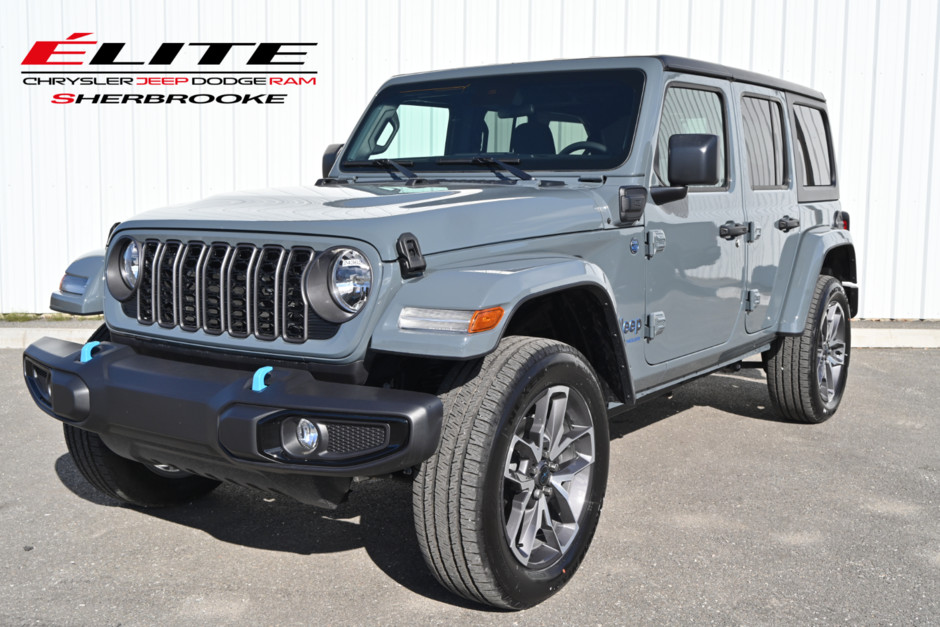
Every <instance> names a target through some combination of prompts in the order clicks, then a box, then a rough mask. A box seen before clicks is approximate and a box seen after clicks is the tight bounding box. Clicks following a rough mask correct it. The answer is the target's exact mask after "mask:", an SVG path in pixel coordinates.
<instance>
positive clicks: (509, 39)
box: [0, 0, 940, 318]
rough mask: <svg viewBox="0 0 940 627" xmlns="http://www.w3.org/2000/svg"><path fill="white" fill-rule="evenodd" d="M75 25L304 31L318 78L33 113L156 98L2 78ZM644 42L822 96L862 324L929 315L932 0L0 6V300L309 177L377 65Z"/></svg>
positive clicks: (186, 33)
mask: <svg viewBox="0 0 940 627" xmlns="http://www.w3.org/2000/svg"><path fill="white" fill-rule="evenodd" d="M76 31H81V32H93V33H94V34H95V37H96V39H97V40H98V41H99V42H105V41H118V42H120V41H124V42H128V48H127V50H125V53H128V54H129V55H130V57H131V58H133V59H135V60H137V59H140V58H143V59H147V58H148V57H149V55H151V54H152V53H153V52H154V51H155V50H156V47H157V46H158V45H159V44H160V43H162V42H175V41H178V42H200V41H201V42H209V41H217V42H218V41H253V42H261V41H304V42H309V41H315V42H318V44H319V45H318V46H317V47H316V48H314V49H312V51H311V52H310V54H309V55H308V56H307V60H308V63H309V67H311V68H312V69H316V70H318V71H319V72H320V73H319V75H318V77H317V83H318V84H317V85H316V86H315V87H313V86H305V87H295V88H269V90H270V91H271V92H272V93H274V92H276V93H290V96H289V97H288V98H287V103H286V104H284V105H278V106H275V105H268V106H256V105H237V106H225V105H215V104H213V105H203V106H195V105H171V106H166V105H140V106H132V105H128V106H113V105H112V106H107V105H97V106H95V105H78V106H75V105H70V106H56V105H52V104H50V102H49V101H50V98H51V96H52V94H54V93H58V92H60V91H69V92H75V93H96V92H97V91H98V90H99V89H100V92H101V93H106V92H107V93H111V92H114V93H127V92H128V91H130V92H131V93H141V92H142V91H145V92H154V91H159V90H161V88H153V87H150V88H136V89H133V90H128V89H126V88H125V89H123V90H122V89H121V88H95V87H91V88H88V87H84V88H70V89H67V90H64V89H63V88H54V87H26V86H24V85H23V84H22V78H23V77H22V75H21V74H20V71H21V69H22V68H21V67H20V65H19V64H20V62H21V61H22V59H23V57H24V56H25V54H26V52H27V50H28V49H29V47H30V46H31V44H32V42H34V41H37V40H58V39H62V38H64V37H66V36H68V35H69V34H71V33H73V32H76ZM653 53H666V54H677V55H683V56H691V57H697V58H700V59H705V60H709V61H716V62H720V63H724V64H727V65H731V66H735V67H741V68H747V69H751V70H754V71H757V72H763V73H766V74H769V75H772V76H780V77H783V78H785V79H788V80H791V81H795V82H797V83H803V84H806V85H810V86H812V87H814V88H816V89H819V90H821V91H822V92H824V93H825V94H826V96H827V98H828V101H829V111H830V116H831V119H832V126H833V129H832V130H833V134H834V141H835V145H836V152H837V156H838V162H839V168H840V174H841V184H842V202H843V206H844V207H845V208H846V209H847V210H848V211H850V212H851V215H852V217H853V220H854V222H853V227H852V230H853V232H854V235H855V238H856V242H857V246H858V250H859V273H860V281H861V283H862V287H863V291H862V295H863V297H862V310H861V314H862V316H864V317H891V318H940V295H938V290H935V289H932V288H934V287H935V286H936V283H937V277H938V276H940V251H938V248H940V247H938V246H936V245H931V244H932V243H934V242H938V241H940V189H937V187H938V186H937V185H935V184H934V180H935V179H936V178H938V175H940V155H936V152H937V150H935V148H936V147H938V146H940V129H938V128H937V124H936V117H937V116H936V111H937V90H938V83H940V12H938V2H937V1H936V0H779V1H769V0H709V1H704V0H660V1H658V2H657V1H655V0H630V1H627V2H622V1H618V0H593V1H591V0H528V2H526V1H524V0H505V1H501V0H454V1H438V2H431V1H430V0H423V1H421V0H398V1H394V0H343V1H336V0H334V1H332V2H330V1H317V2H314V1H300V0H268V1H267V2H249V1H241V0H201V1H199V2H196V1H192V0H165V1H162V0H147V1H141V2H125V1H119V0H67V1H66V0H28V1H27V0H4V1H3V4H2V12H0V189H2V196H0V312H11V311H46V310H47V306H48V295H49V292H51V291H52V290H53V289H54V288H55V287H56V285H57V282H58V280H59V278H60V277H61V273H62V270H63V269H64V268H65V266H66V265H67V263H68V262H69V260H70V259H72V258H74V257H75V256H77V255H79V254H80V253H82V252H84V251H86V250H88V249H91V248H95V247H99V246H101V245H102V244H103V241H104V238H105V234H106V233H107V230H108V227H109V226H110V225H111V224H112V223H114V222H117V221H119V220H123V219H125V218H127V217H128V216H130V215H132V214H134V213H137V212H140V211H144V210H146V209H149V208H152V207H158V206H161V205H166V204H170V203H178V202H185V201H189V200H194V199H197V198H200V197H204V196H206V195H209V194H213V193H217V192H222V191H227V190H231V189H238V188H244V189H248V188H256V187H265V186H277V185H296V184H300V183H312V182H313V181H314V180H315V179H316V178H318V177H319V170H320V157H321V154H322V151H323V148H324V147H325V145H326V144H328V143H331V142H333V141H345V139H346V137H347V135H348V134H349V132H350V131H351V128H352V126H353V124H354V123H355V122H356V120H357V118H358V115H359V113H360V111H361V109H362V107H363V106H364V105H365V104H366V102H367V101H368V99H369V98H370V97H371V95H372V94H373V93H374V92H375V91H376V89H377V88H378V87H379V86H380V85H381V83H382V82H383V81H384V80H385V79H386V78H387V77H389V76H392V75H394V74H402V73H410V72H420V71H423V70H430V69H442V68H450V67H459V66H465V65H481V64H489V63H507V62H516V61H528V60H541V59H555V58H576V57H589V56H617V55H636V54H653ZM230 56H234V55H230ZM242 67H243V66H239V68H238V69H241V68H242ZM220 69H233V66H232V62H231V61H228V62H227V64H226V65H224V66H222V67H221V68H220ZM284 73H285V74H288V73H289V72H284ZM194 89H195V88H189V90H188V91H190V92H191V91H193V90H194ZM206 89H207V91H209V90H210V89H211V88H206ZM162 91H164V93H168V88H162ZM212 91H213V92H214V93H232V91H235V92H238V91H242V90H232V89H231V88H229V89H222V90H218V89H212ZM244 91H251V92H252V93H256V92H257V91H258V88H253V89H244Z"/></svg>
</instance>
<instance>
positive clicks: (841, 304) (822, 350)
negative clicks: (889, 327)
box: [765, 275, 852, 424]
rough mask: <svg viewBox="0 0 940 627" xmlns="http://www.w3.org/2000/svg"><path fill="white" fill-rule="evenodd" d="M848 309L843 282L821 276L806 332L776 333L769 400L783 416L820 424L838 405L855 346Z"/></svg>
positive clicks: (768, 356)
mask: <svg viewBox="0 0 940 627" xmlns="http://www.w3.org/2000/svg"><path fill="white" fill-rule="evenodd" d="M849 311H850V309H849V301H848V298H847V297H846V295H845V290H844V289H843V287H842V283H840V282H839V280H838V279H836V278H834V277H831V276H827V275H822V276H820V277H819V279H818V280H817V281H816V290H815V292H814V294H813V300H812V302H811V303H810V307H809V313H808V314H807V316H806V326H805V328H804V330H803V334H802V335H797V336H786V337H781V338H779V339H777V341H776V342H774V344H773V346H772V347H771V349H770V351H769V353H768V354H766V355H765V362H766V368H767V388H768V390H769V391H770V400H771V401H772V402H773V404H774V406H775V407H776V408H777V411H778V412H779V413H780V414H781V415H782V416H784V417H785V418H788V419H789V420H792V421H794V422H804V423H810V424H818V423H820V422H823V421H825V420H828V419H829V418H831V417H832V416H833V414H835V413H836V410H837V409H838V408H839V404H840V403H841V402H842V394H843V392H844V391H845V382H846V380H847V378H848V373H849V357H850V356H851V348H852V329H851V325H850V323H849Z"/></svg>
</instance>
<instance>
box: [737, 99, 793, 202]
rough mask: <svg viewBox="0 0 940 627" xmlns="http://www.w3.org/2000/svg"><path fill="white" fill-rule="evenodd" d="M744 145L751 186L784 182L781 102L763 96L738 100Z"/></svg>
mask: <svg viewBox="0 0 940 627" xmlns="http://www.w3.org/2000/svg"><path fill="white" fill-rule="evenodd" d="M741 118H742V120H743V121H744V145H745V146H746V148H747V167H748V172H749V173H750V175H751V188H760V187H780V186H783V185H784V184H785V182H786V168H785V164H786V157H785V156H784V150H783V146H784V142H783V113H782V111H781V109H780V104H779V103H777V102H774V101H772V100H765V99H763V98H750V97H745V98H743V99H742V100H741Z"/></svg>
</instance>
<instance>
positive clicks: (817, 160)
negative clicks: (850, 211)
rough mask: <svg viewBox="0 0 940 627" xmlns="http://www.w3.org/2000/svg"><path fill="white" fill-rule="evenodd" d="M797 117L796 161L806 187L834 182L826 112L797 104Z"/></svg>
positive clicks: (794, 110) (794, 109)
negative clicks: (824, 114)
mask: <svg viewBox="0 0 940 627" xmlns="http://www.w3.org/2000/svg"><path fill="white" fill-rule="evenodd" d="M793 116H794V118H796V129H795V130H794V134H795V135H796V144H795V145H796V162H797V169H798V171H799V173H800V180H801V181H802V183H803V186H804V187H827V186H831V185H833V180H832V170H831V164H832V160H831V156H830V155H831V148H830V146H829V133H827V132H826V131H827V129H826V119H825V117H824V116H823V112H822V111H820V110H819V109H814V108H812V107H804V106H802V105H794V107H793Z"/></svg>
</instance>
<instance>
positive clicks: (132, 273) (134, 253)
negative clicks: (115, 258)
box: [121, 240, 140, 289]
mask: <svg viewBox="0 0 940 627" xmlns="http://www.w3.org/2000/svg"><path fill="white" fill-rule="evenodd" d="M139 273H140V248H138V246H137V242H135V241H133V240H132V241H131V242H129V243H128V244H127V245H126V246H125V247H124V252H123V253H122V254H121V278H123V279H124V282H125V283H127V286H128V287H129V288H131V289H134V286H136V285H137V275H138V274H139Z"/></svg>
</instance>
